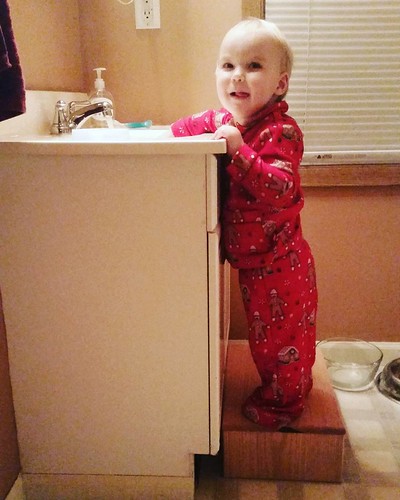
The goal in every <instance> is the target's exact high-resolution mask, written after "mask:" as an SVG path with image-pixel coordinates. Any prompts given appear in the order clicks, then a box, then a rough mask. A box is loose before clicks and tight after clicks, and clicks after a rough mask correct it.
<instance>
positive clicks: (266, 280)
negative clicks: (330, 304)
mask: <svg viewBox="0 0 400 500" xmlns="http://www.w3.org/2000/svg"><path fill="white" fill-rule="evenodd" d="M296 255H297V258H298V260H297V259H296V261H295V262H293V261H292V260H291V259H290V257H288V256H286V257H283V258H281V259H277V260H276V261H275V262H274V264H273V265H272V268H271V269H269V270H268V272H267V271H266V270H265V268H259V269H240V270H239V283H240V289H241V292H242V297H243V303H244V307H245V310H246V315H247V321H248V325H249V344H250V349H251V354H252V356H253V360H254V363H255V365H256V367H257V370H258V373H259V375H260V379H261V385H260V387H258V388H257V389H256V390H255V391H254V393H253V394H252V395H251V396H249V398H248V399H247V401H245V403H244V404H243V412H244V414H245V415H246V416H247V417H248V418H250V419H251V420H253V421H255V422H257V423H259V424H261V425H264V426H266V427H268V428H271V429H278V428H280V427H282V426H285V425H288V424H289V423H290V422H291V421H292V420H294V419H295V418H297V417H298V416H299V415H300V414H301V412H302V410H303V408H304V404H305V397H306V396H307V394H308V392H309V391H310V389H311V387H312V376H311V369H312V366H313V364H314V359H315V318H316V305H317V289H316V286H315V276H314V263H313V258H312V255H311V252H310V250H309V247H308V245H307V243H306V242H305V241H303V244H302V245H301V247H299V248H298V249H297V251H296Z"/></svg>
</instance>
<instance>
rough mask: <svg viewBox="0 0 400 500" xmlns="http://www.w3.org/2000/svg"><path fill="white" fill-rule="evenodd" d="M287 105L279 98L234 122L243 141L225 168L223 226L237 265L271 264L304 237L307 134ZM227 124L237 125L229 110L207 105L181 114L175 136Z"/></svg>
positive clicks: (227, 248) (228, 249)
mask: <svg viewBox="0 0 400 500" xmlns="http://www.w3.org/2000/svg"><path fill="white" fill-rule="evenodd" d="M287 110H288V105H287V103H286V102H285V101H281V102H277V103H274V104H273V105H271V106H268V107H266V108H264V109H262V110H261V111H260V112H259V113H258V115H257V116H256V117H255V119H254V121H253V122H252V123H251V124H250V125H249V126H247V127H243V126H241V125H239V124H236V126H237V128H238V129H239V131H240V132H241V134H242V137H243V141H244V142H245V144H243V145H242V146H241V147H240V148H239V150H238V151H237V152H236V153H235V155H234V156H233V158H232V159H231V161H230V163H229V164H228V166H227V168H226V171H227V174H228V177H229V183H230V185H229V192H228V195H227V198H226V200H225V202H224V207H223V213H222V228H223V241H224V246H225V251H226V255H227V258H228V260H229V262H230V264H231V265H232V267H234V268H237V269H251V268H260V267H266V268H269V267H270V266H272V264H273V263H274V262H275V261H276V260H277V259H279V258H282V257H285V256H286V255H288V254H289V253H290V252H291V251H293V250H296V248H297V247H298V246H299V245H300V244H301V242H302V232H301V225H300V216H299V213H300V210H301V209H302V207H303V204H304V198H303V193H302V190H301V186H300V176H299V165H300V162H301V159H302V156H303V134H302V132H301V130H300V128H299V127H298V125H297V123H296V121H295V120H294V119H293V118H291V117H290V116H288V115H287V114H286V112H287ZM224 124H228V125H235V124H234V121H233V117H232V115H231V114H230V113H229V112H228V111H227V110H225V109H220V110H208V111H205V112H203V113H199V114H196V115H193V116H190V117H186V118H182V119H180V120H178V121H177V122H175V123H174V124H172V126H171V129H172V132H173V134H174V135H175V136H188V135H199V134H202V133H208V132H215V131H216V130H217V129H218V128H219V127H220V126H221V125H224Z"/></svg>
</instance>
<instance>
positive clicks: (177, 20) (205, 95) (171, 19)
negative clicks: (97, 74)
mask: <svg viewBox="0 0 400 500" xmlns="http://www.w3.org/2000/svg"><path fill="white" fill-rule="evenodd" d="M160 3H161V29H159V30H136V29H135V18H134V6H133V5H129V6H124V5H121V4H120V3H119V2H117V0H113V1H110V0H91V1H90V2H87V1H86V0H81V1H80V2H79V6H80V15H81V34H82V42H83V43H82V46H83V66H84V73H85V85H86V87H85V88H86V89H88V90H89V89H90V88H91V87H92V85H93V75H94V73H93V71H92V68H94V67H96V66H105V67H107V72H106V76H107V85H108V86H109V90H110V91H112V93H113V95H114V99H115V104H116V117H117V119H118V120H120V121H138V120H145V119H151V120H153V122H155V123H163V124H165V123H170V122H172V121H174V120H176V119H177V118H179V117H180V116H182V115H186V114H191V113H194V112H198V111H201V110H203V109H205V108H206V107H210V106H214V105H217V97H216V92H215V84H214V71H215V63H216V58H217V50H218V46H219V43H220V40H221V38H222V36H223V34H224V32H225V31H226V30H227V29H228V28H229V27H230V26H231V25H232V24H234V23H236V22H237V21H238V20H240V18H241V1H240V0H233V1H232V0H219V1H218V2H215V1H214V0H202V1H201V2H199V1H197V0H168V1H166V0H161V2H160ZM100 12H101V15H99V13H100Z"/></svg>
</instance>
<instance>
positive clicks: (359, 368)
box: [317, 337, 383, 391]
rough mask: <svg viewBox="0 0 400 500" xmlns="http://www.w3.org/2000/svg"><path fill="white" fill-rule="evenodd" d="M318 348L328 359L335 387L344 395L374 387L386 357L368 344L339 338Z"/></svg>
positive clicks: (372, 345) (321, 343)
mask: <svg viewBox="0 0 400 500" xmlns="http://www.w3.org/2000/svg"><path fill="white" fill-rule="evenodd" d="M317 348H318V349H319V350H320V351H321V352H322V355H323V356H324V359H325V362H326V366H327V369H328V373H329V376H330V379H331V382H332V385H333V387H335V388H336V389H341V390H342V391H365V390H366V389H369V388H370V386H371V385H372V383H373V381H374V378H375V375H376V372H377V371H378V368H379V365H380V364H381V361H382V357H383V353H382V351H381V350H380V349H379V348H378V347H377V346H376V345H374V344H371V343H370V342H366V341H365V340H360V339H352V338H346V337H335V338H330V339H327V340H322V341H321V342H319V343H318V344H317Z"/></svg>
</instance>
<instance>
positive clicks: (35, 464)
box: [0, 155, 209, 477]
mask: <svg viewBox="0 0 400 500" xmlns="http://www.w3.org/2000/svg"><path fill="white" fill-rule="evenodd" d="M91 160H92V161H91ZM21 161H22V160H20V159H18V158H16V159H15V162H14V163H13V162H12V161H10V162H9V163H8V165H7V166H4V167H2V168H1V169H0V180H1V182H0V209H1V210H0V211H1V214H2V217H1V220H0V275H1V286H2V290H3V292H4V311H5V313H4V315H5V318H6V324H7V328H8V333H9V339H10V342H9V352H10V365H11V375H12V382H13V389H14V397H15V409H16V417H17V424H18V431H19V432H18V435H19V441H20V446H21V461H22V466H23V469H24V471H25V472H32V473H34V472H36V473H66V474H116V475H117V474H121V475H124V474H126V475H164V476H175V475H176V476H182V477H183V476H189V475H191V474H192V470H191V467H192V465H191V462H190V455H191V454H194V453H208V452H209V381H208V374H209V338H208V299H207V297H208V295H207V294H208V273H207V265H208V258H207V244H208V243H207V228H206V178H205V175H206V174H205V155H190V156H189V155H188V156H186V155H177V156H173V155H170V156H146V155H138V156H135V157H129V156H117V157H107V156H99V157H97V158H96V161H95V162H94V161H93V159H91V158H90V157H85V156H82V155H77V156H75V157H74V156H70V157H68V156H65V157H60V158H58V157H57V160H55V159H54V158H52V157H46V156H32V157H27V159H26V160H23V163H22V164H20V163H21Z"/></svg>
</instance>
